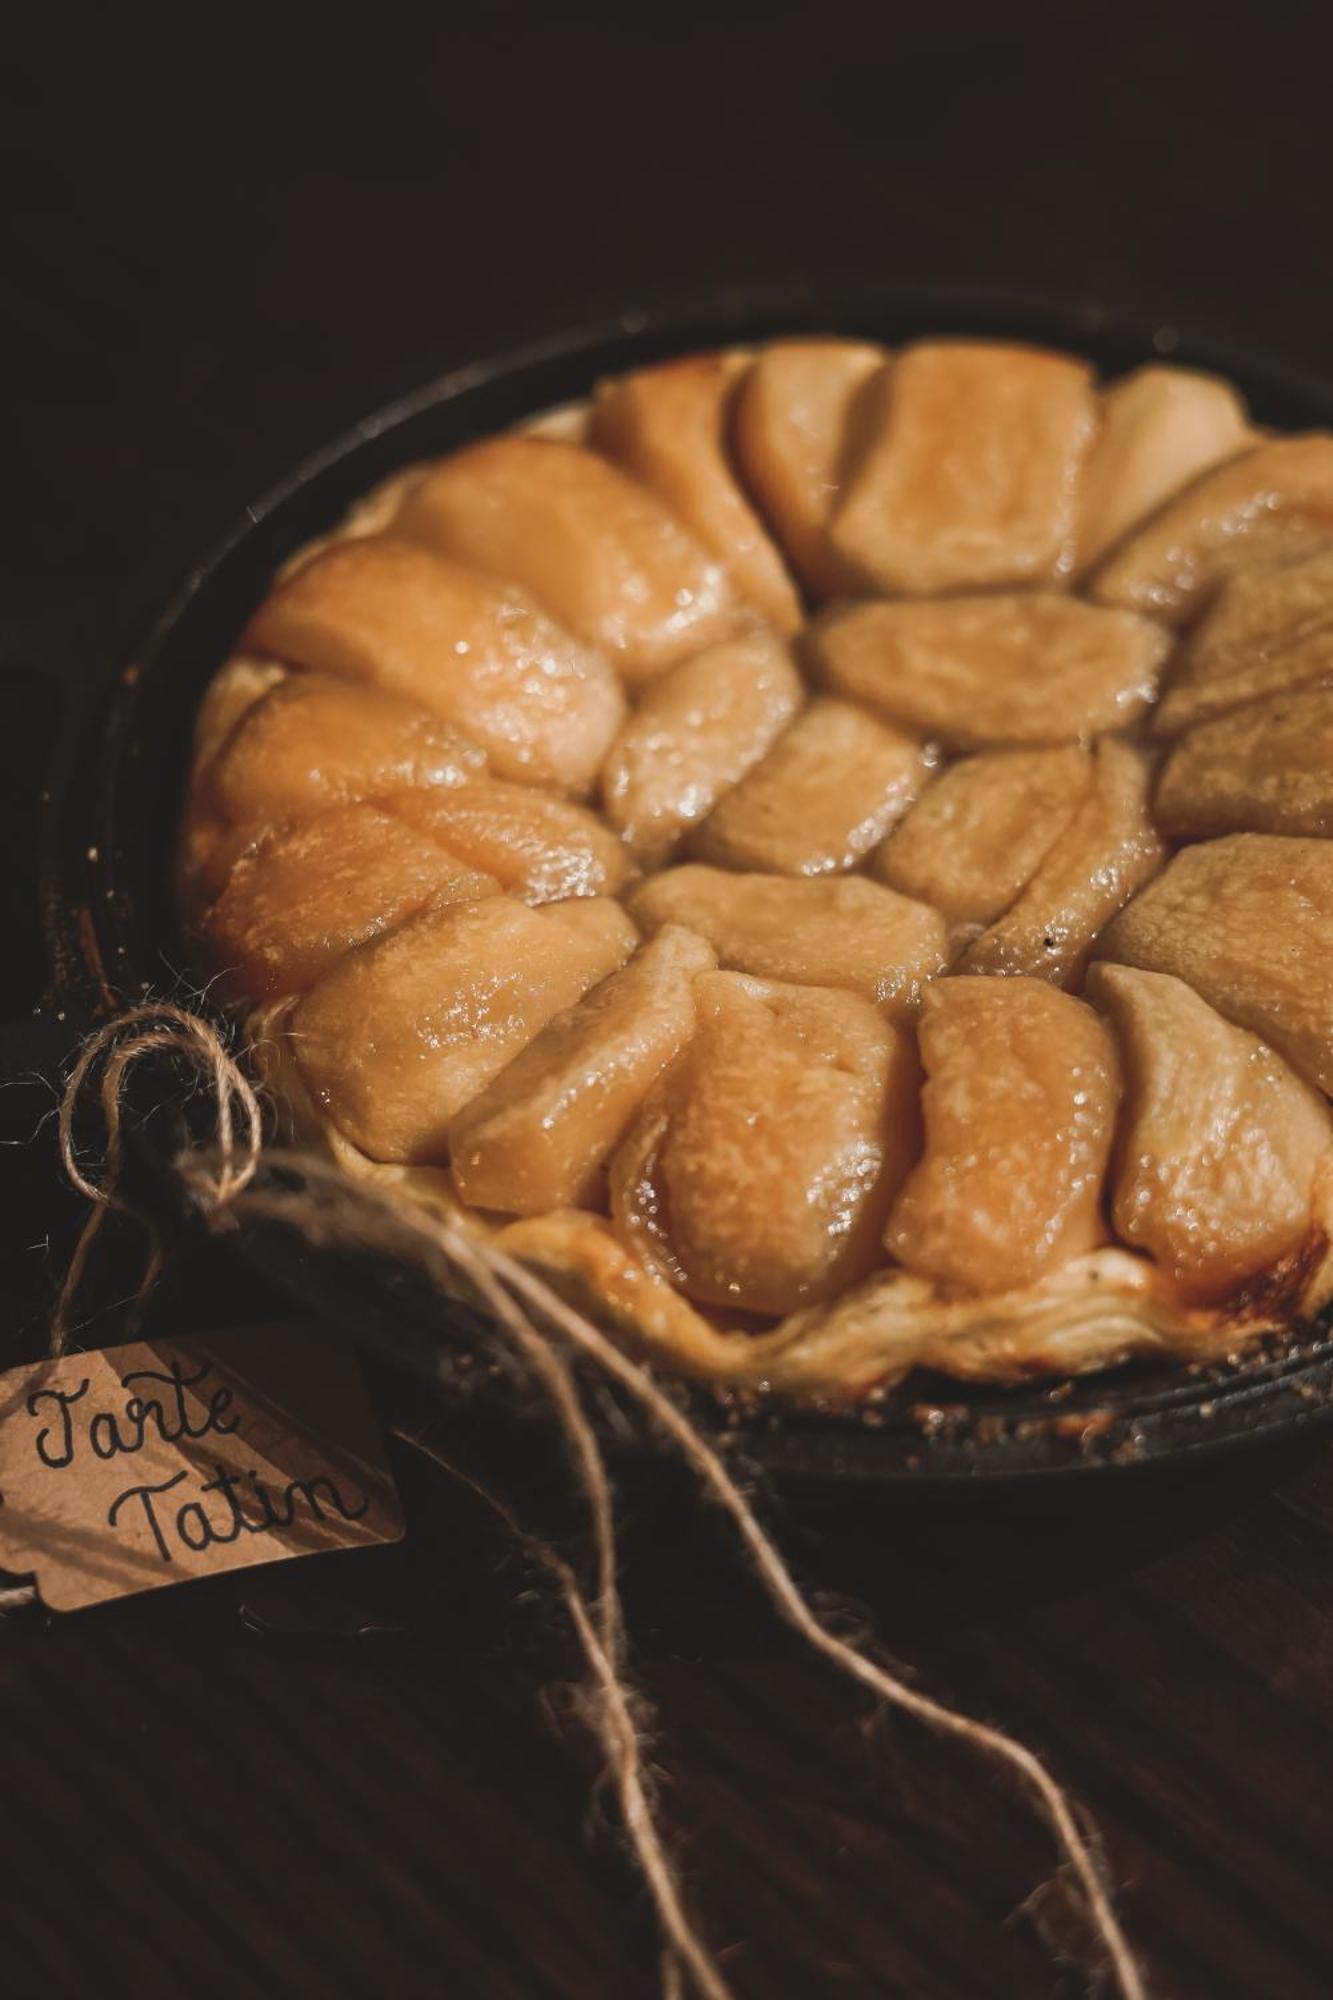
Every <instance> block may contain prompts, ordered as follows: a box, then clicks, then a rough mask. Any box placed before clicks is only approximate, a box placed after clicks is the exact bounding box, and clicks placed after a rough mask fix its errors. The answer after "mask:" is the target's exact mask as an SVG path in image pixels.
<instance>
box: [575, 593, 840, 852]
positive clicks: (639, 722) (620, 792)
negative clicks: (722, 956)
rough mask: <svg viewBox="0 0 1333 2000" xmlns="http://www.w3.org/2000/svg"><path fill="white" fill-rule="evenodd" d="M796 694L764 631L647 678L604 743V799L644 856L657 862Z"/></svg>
mask: <svg viewBox="0 0 1333 2000" xmlns="http://www.w3.org/2000/svg"><path fill="white" fill-rule="evenodd" d="M803 698H804V689H803V687H802V684H801V677H800V675H799V674H798V673H797V671H796V668H795V666H794V665H793V663H792V658H791V654H790V653H789V652H788V650H787V648H786V646H784V645H783V644H782V642H781V640H779V639H776V638H774V637H773V635H772V634H771V633H769V632H750V633H747V634H746V635H745V636H744V637H743V638H740V639H724V640H723V641H722V643H721V644H720V645H718V646H710V647H709V648H708V650H707V651H706V652H703V653H697V654H696V655H695V656H694V658H693V659H692V660H683V661H682V662H681V664H680V665H679V666H678V667H671V668H669V669H668V671H667V672H666V673H664V674H660V675H659V676H658V678H657V679H656V680H655V681H652V682H650V683H649V685H648V686H647V687H646V688H645V689H644V691H643V694H642V696H641V697H640V700H639V704H638V707H637V708H636V709H635V711H634V714H633V715H632V716H631V717H630V719H629V721H628V722H627V723H626V724H625V727H624V728H623V729H622V730H621V732H620V735H619V736H618V737H617V738H616V740H615V742H614V743H613V744H612V746H611V751H610V755H609V756H608V758H607V760H606V764H605V766H604V768H603V771H602V805H603V810H604V812H605V814H606V817H607V818H608V819H609V820H610V822H611V824H612V825H613V826H615V827H618V828H619V830H620V832H621V833H622V834H623V835H624V837H625V839H626V841H627V842H628V843H629V845H630V847H631V848H632V849H633V850H634V852H635V854H637V855H638V856H639V858H640V859H641V860H643V861H645V862H647V863H654V862H660V861H664V860H665V859H666V858H667V856H668V855H669V854H670V853H671V852H672V850H673V849H674V848H675V847H676V846H677V845H678V843H679V841H680V839H681V837H682V836H683V835H684V834H685V833H686V832H687V830H688V829H689V828H690V827H691V826H693V825H695V824H697V822H698V821H699V820H701V819H703V818H704V817H705V816H706V814H707V813H708V812H709V811H710V810H711V808H712V807H713V805H714V804H715V803H716V801H717V800H718V799H719V798H720V797H721V796H722V794H723V792H725V791H726V790H727V788H728V787H729V786H731V785H734V784H735V783H736V782H737V780H738V779H739V778H743V777H744V776H745V773H746V772H747V771H748V770H749V769H750V767H751V765H752V764H755V763H757V761H758V760H759V758H761V757H762V756H763V755H764V753H765V751H766V750H767V749H768V748H769V746H770V745H771V744H772V743H773V742H774V740H775V739H776V737H777V736H778V734H779V732H780V731H781V730H782V729H783V728H784V727H785V725H786V724H787V723H788V722H790V721H791V718H792V717H793V716H794V715H795V713H796V711H797V709H798V708H799V707H800V705H801V702H802V699H803Z"/></svg>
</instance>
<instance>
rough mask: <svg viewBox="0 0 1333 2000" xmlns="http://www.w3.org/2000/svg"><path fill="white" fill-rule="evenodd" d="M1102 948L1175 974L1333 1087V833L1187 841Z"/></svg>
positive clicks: (1102, 952) (1324, 1086) (1122, 960)
mask: <svg viewBox="0 0 1333 2000" xmlns="http://www.w3.org/2000/svg"><path fill="white" fill-rule="evenodd" d="M1097 955H1098V957H1099V958H1109V959H1113V960H1115V961H1116V962H1117V963H1119V964H1122V965H1138V966H1142V967H1143V969H1144V970H1145V971H1147V972H1169V973H1173V974H1174V975H1175V977H1176V978H1178V979H1183V980H1184V981H1185V982H1186V984H1187V985H1189V986H1192V987H1193V988H1194V990H1195V992H1196V993H1198V994H1201V995H1202V997H1203V998H1204V999H1205V1000H1206V1001H1208V1003H1209V1004H1210V1005H1211V1006H1213V1007H1215V1008H1216V1009H1217V1011H1218V1013H1219V1014H1224V1015H1225V1016H1226V1017H1227V1019H1228V1020H1229V1021H1234V1022H1236V1023H1237V1024H1238V1026H1240V1027H1242V1028H1249V1029H1251V1030H1252V1031H1253V1032H1254V1033H1255V1034H1256V1035H1260V1036H1262V1038H1263V1039H1264V1041H1266V1042H1269V1043H1271V1044H1272V1046H1273V1047H1274V1048H1275V1049H1277V1050H1278V1052H1279V1053H1280V1054H1281V1055H1284V1056H1285V1057H1286V1058H1287V1061H1288V1062H1289V1063H1291V1064H1292V1066H1293V1067H1294V1068H1295V1069H1297V1070H1299V1072H1300V1073H1301V1075H1302V1076H1304V1077H1305V1078H1306V1079H1307V1080H1308V1081H1309V1082H1311V1083H1314V1084H1317V1085H1318V1086H1319V1088H1320V1089H1321V1090H1322V1091H1324V1092H1325V1094H1328V1093H1333V842H1330V841H1326V840H1303V839H1298V838H1295V837H1289V836H1287V835H1283V834H1273V833H1235V834H1230V835H1228V836H1227V837H1226V838H1225V839H1222V840H1208V841H1203V842H1201V843H1200V844H1199V845H1198V846H1197V847H1186V848H1182V850H1181V851H1180V853H1179V854H1177V855H1175V856H1174V858H1173V859H1172V860H1171V861H1169V862H1168V863H1167V866H1166V867H1165V868H1164V869H1163V871H1162V873H1161V874H1160V875H1159V876H1158V878H1157V880H1156V881H1155V882H1151V883H1149V885H1148V887H1147V888H1146V889H1144V890H1143V891H1142V893H1141V894H1140V895H1138V896H1136V897H1135V899H1134V901H1133V902H1132V903H1131V904H1130V905H1129V907H1128V909H1126V910H1122V911H1121V913H1120V915H1119V916H1118V917H1117V918H1116V920H1115V922H1114V923H1113V924H1111V925H1110V927H1109V928H1108V929H1107V931H1106V933H1105V935H1104V936H1103V937H1102V938H1101V940H1100V942H1099V944H1098V949H1097Z"/></svg>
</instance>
